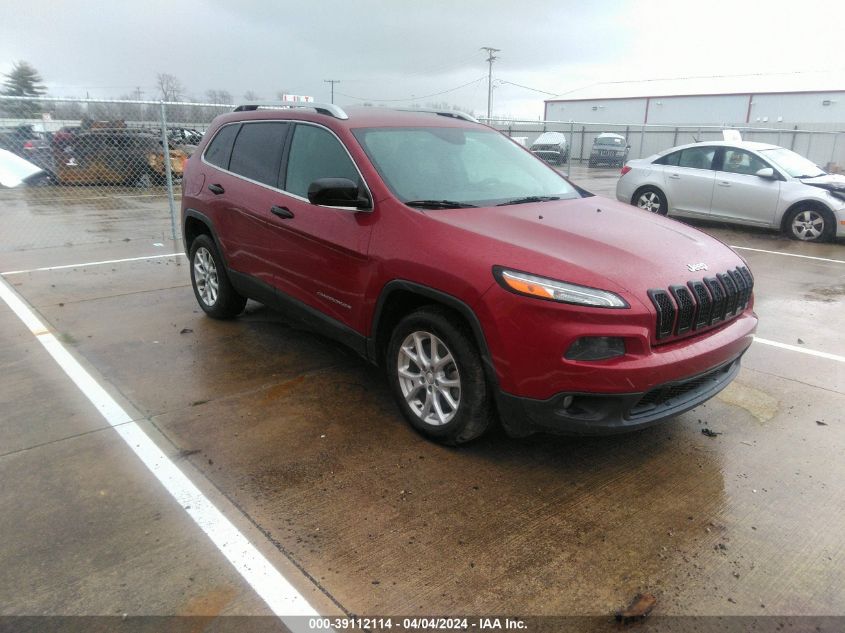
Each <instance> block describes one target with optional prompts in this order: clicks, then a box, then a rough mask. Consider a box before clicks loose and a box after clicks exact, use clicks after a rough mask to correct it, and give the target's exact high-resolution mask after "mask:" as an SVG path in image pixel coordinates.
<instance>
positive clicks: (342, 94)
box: [337, 75, 484, 103]
mask: <svg viewBox="0 0 845 633" xmlns="http://www.w3.org/2000/svg"><path fill="white" fill-rule="evenodd" d="M483 79H484V75H482V76H481V77H477V78H476V79H473V80H472V81H468V82H467V83H465V84H461V85H460V86H455V87H454V88H449V89H448V90H442V91H441V92H433V93H431V94H428V95H411V96H410V97H406V98H404V99H375V98H373V97H356V96H354V95H348V94H345V93H343V92H338V93H337V94H339V95H341V96H343V97H347V98H349V99H357V100H358V101H382V102H384V103H395V102H399V101H414V100H416V99H428V98H429V97H439V96H440V95H445V94H446V93H448V92H455V90H460V89H461V88H466V87H467V86H471V85H472V84H474V83H478V82H479V81H482V80H483Z"/></svg>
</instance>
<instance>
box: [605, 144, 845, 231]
mask: <svg viewBox="0 0 845 633" xmlns="http://www.w3.org/2000/svg"><path fill="white" fill-rule="evenodd" d="M616 197H617V199H619V200H621V201H623V202H628V203H630V204H633V205H636V206H638V207H640V208H641V209H645V210H647V211H651V212H653V213H659V214H661V215H676V216H681V217H689V218H700V219H710V220H719V221H723V222H733V223H736V224H746V225H751V226H760V227H769V228H775V229H779V230H782V231H784V232H785V233H786V234H787V235H789V236H791V237H793V238H795V239H799V240H804V241H808V242H818V241H824V240H829V239H832V238H833V237H834V236H840V237H841V236H845V176H839V175H832V174H827V173H825V172H824V171H822V170H821V169H819V168H818V167H817V166H816V165H814V164H813V163H812V162H810V161H809V160H807V159H806V158H804V157H803V156H800V155H799V154H796V153H795V152H793V151H791V150H788V149H786V148H783V147H778V146H777V145H768V144H766V143H753V142H749V141H739V142H730V141H716V142H710V143H693V144H690V145H681V146H679V147H673V148H672V149H669V150H666V151H664V152H661V153H660V154H655V155H654V156H649V157H648V158H642V159H638V160H632V161H629V162H628V163H627V164H626V165H625V167H623V168H622V176H621V177H620V178H619V182H617V184H616Z"/></svg>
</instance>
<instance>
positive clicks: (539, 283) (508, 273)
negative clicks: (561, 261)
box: [493, 266, 629, 308]
mask: <svg viewBox="0 0 845 633" xmlns="http://www.w3.org/2000/svg"><path fill="white" fill-rule="evenodd" d="M493 275H494V276H495V277H496V280H497V281H498V282H499V284H500V285H501V286H502V287H503V288H505V289H506V290H510V291H511V292H515V293H517V294H520V295H527V296H529V297H536V298H538V299H546V300H547V301H560V302H561V303H574V304H576V305H581V306H593V307H596V308H627V307H629V306H628V304H627V303H626V301H625V300H624V299H623V298H622V297H620V296H619V295H617V294H615V293H613V292H610V291H608V290H599V289H598V288H590V287H589V286H578V285H576V284H570V283H567V282H565V281H557V280H555V279H547V278H545V277H537V276H536V275H529V274H528V273H523V272H520V271H517V270H508V269H506V268H500V267H498V266H496V267H495V268H494V269H493Z"/></svg>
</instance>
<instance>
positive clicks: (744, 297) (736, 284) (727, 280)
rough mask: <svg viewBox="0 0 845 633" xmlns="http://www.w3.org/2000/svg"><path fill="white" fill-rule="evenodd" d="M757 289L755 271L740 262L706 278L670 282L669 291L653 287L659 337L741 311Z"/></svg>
mask: <svg viewBox="0 0 845 633" xmlns="http://www.w3.org/2000/svg"><path fill="white" fill-rule="evenodd" d="M753 289H754V278H753V277H752V276H751V272H750V271H749V270H748V268H746V267H745V266H739V267H738V268H736V269H734V270H729V271H727V272H725V273H719V274H718V275H716V276H715V277H705V278H704V280H703V281H689V282H687V284H686V285H685V286H684V285H677V286H670V287H669V291H668V292H667V291H666V290H663V289H656V290H655V289H652V290H649V291H648V296H649V298H650V299H651V302H652V304H654V307H655V309H656V310H657V324H656V328H655V332H656V336H657V339H658V340H659V339H663V338H666V337H668V336H672V335H675V336H678V335H681V334H686V333H687V332H690V331H695V330H700V329H701V328H704V327H708V326H710V325H715V324H716V323H719V322H721V321H726V320H728V319H730V318H733V317H735V316H737V315H739V314H740V313H741V312H742V311H743V310H744V309H745V308H746V307H747V306H748V302H749V301H751V293H752V291H753Z"/></svg>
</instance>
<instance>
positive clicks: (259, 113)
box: [182, 103, 757, 443]
mask: <svg viewBox="0 0 845 633" xmlns="http://www.w3.org/2000/svg"><path fill="white" fill-rule="evenodd" d="M278 106H279V104H276V107H269V106H268V107H259V106H254V105H252V106H240V107H238V108H237V109H236V110H235V111H234V112H233V113H230V114H226V115H223V116H220V117H218V118H216V119H215V120H214V122H213V123H212V125H211V127H210V128H209V130H208V132H207V133H206V135H205V137H204V139H203V141H202V143H201V144H200V146H199V148H198V150H197V151H196V152H195V153H194V154H193V156H192V157H191V159H190V160H189V161H188V164H187V166H186V169H185V176H184V180H183V198H182V221H183V230H184V233H183V234H184V240H185V249H186V251H187V253H188V256H189V258H190V270H191V280H192V282H193V287H194V292H195V294H196V297H197V300H198V301H199V305H200V307H202V309H203V310H204V311H205V312H206V313H207V314H208V315H210V316H212V317H215V318H231V317H234V316H236V315H237V314H239V313H240V312H241V311H242V310H243V308H244V305H245V303H246V300H247V298H250V299H254V300H256V301H260V302H262V303H264V304H266V305H268V306H272V307H276V308H281V309H284V311H285V312H286V313H287V314H288V315H290V317H291V318H296V319H298V320H300V321H301V322H302V323H303V324H305V325H306V326H307V327H309V328H311V329H314V330H317V331H319V332H322V333H323V334H325V335H328V336H331V337H333V338H336V339H338V340H340V341H342V342H344V343H346V344H347V345H349V346H350V347H352V348H353V349H354V350H355V351H357V352H358V353H359V354H361V356H363V357H365V358H366V359H368V360H370V361H372V362H374V363H377V364H379V365H381V366H383V367H384V369H385V370H386V372H387V376H388V380H389V382H390V387H391V389H392V391H393V393H394V395H395V397H396V401H397V403H398V405H399V408H400V409H401V410H402V413H403V414H404V416H405V417H406V418H407V419H408V421H409V422H410V423H411V424H412V425H413V426H414V427H415V428H416V429H417V430H419V431H420V432H422V433H424V434H425V435H427V436H428V437H431V438H434V439H437V440H439V441H442V442H446V443H460V442H466V441H468V440H471V439H473V438H476V437H478V436H479V435H481V434H482V433H483V432H484V431H485V429H486V428H487V427H488V426H489V424H490V422H491V421H492V420H493V418H494V417H495V416H496V415H497V414H498V418H499V419H500V420H501V423H502V424H503V425H504V427H505V429H506V430H507V431H508V432H509V433H510V434H511V435H514V436H521V435H527V434H529V433H531V432H534V431H538V430H542V431H550V432H560V433H570V434H596V433H608V432H617V431H627V430H632V429H639V428H642V427H645V426H648V425H650V424H654V423H655V422H658V421H660V420H663V419H665V418H669V417H671V416H674V415H677V414H679V413H681V412H683V411H686V410H688V409H690V408H692V407H694V406H696V405H698V404H700V403H701V402H704V401H705V400H707V399H708V398H711V397H712V396H713V395H715V394H716V393H718V392H719V391H720V390H721V389H722V388H724V387H725V386H726V385H727V384H728V383H729V382H730V381H731V380H732V379H733V377H734V376H735V375H736V374H737V372H738V371H739V363H740V357H741V356H742V354H743V353H744V352H745V350H746V349H747V348H748V346H749V345H750V344H751V341H752V337H753V333H754V330H755V327H756V324H757V318H756V316H755V315H754V313H753V312H752V303H753V297H752V284H753V280H752V276H751V273H750V272H749V271H748V268H747V267H746V265H745V262H744V261H743V260H742V259H741V258H740V257H739V256H738V255H736V254H735V253H734V252H733V251H732V250H731V249H729V248H728V247H727V246H725V245H724V244H722V243H721V242H719V241H717V240H715V239H713V238H711V237H709V236H707V235H705V234H704V233H702V232H700V231H698V230H696V229H694V228H690V227H689V226H685V225H684V224H681V223H679V222H677V221H674V220H670V219H667V218H663V217H660V216H656V215H654V214H650V213H643V212H642V211H641V210H639V209H636V208H635V207H632V206H629V205H626V204H622V203H619V202H616V201H614V200H609V199H607V198H601V197H598V196H594V195H592V194H590V193H589V192H587V191H584V190H583V189H580V188H579V187H577V186H575V185H573V184H572V183H570V182H569V181H568V180H566V179H565V178H564V177H563V176H561V175H560V174H559V173H558V172H557V171H555V170H554V169H552V168H551V167H549V166H548V165H546V164H545V163H543V161H541V160H539V159H537V158H536V157H534V156H533V155H532V154H531V153H530V152H528V151H527V150H525V149H524V148H522V147H520V146H519V145H518V144H516V143H515V142H513V141H512V140H510V139H509V138H507V137H505V136H504V135H502V134H500V133H499V132H497V131H496V130H493V129H491V128H489V127H487V126H484V125H481V124H479V123H478V122H476V121H475V120H474V119H472V117H469V116H467V115H463V114H460V113H456V112H429V111H412V112H406V111H391V110H386V109H382V108H360V109H355V110H350V111H349V112H348V113H347V112H345V111H344V110H342V109H340V108H339V107H337V106H333V105H322V104H313V103H312V104H301V103H300V104H286V105H285V107H278ZM303 106H304V107H303Z"/></svg>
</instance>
